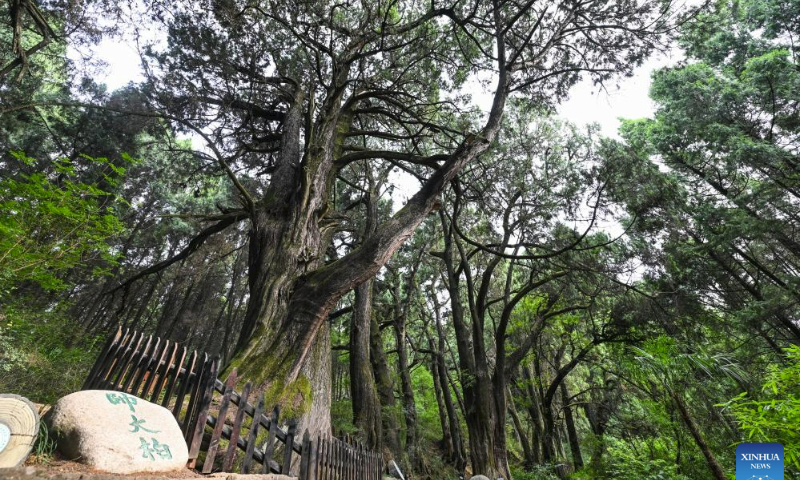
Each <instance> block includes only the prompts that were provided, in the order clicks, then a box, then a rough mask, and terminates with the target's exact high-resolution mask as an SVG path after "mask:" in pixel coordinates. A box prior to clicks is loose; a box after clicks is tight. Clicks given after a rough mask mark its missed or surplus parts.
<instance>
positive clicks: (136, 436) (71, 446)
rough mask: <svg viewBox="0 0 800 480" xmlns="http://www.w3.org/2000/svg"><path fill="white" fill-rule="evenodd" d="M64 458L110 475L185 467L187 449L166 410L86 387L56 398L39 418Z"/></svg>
mask: <svg viewBox="0 0 800 480" xmlns="http://www.w3.org/2000/svg"><path fill="white" fill-rule="evenodd" d="M45 421H46V422H47V424H48V426H49V427H50V430H51V432H52V433H53V434H54V435H55V436H56V438H58V449H59V450H60V451H61V452H62V453H63V454H65V455H66V456H67V457H68V458H70V459H73V460H76V461H80V462H83V463H85V464H87V465H90V466H92V467H94V468H96V469H98V470H103V471H106V472H112V473H132V472H165V471H170V470H177V469H180V468H185V466H186V462H187V461H188V460H189V452H188V450H187V448H186V442H185V440H184V439H183V434H182V433H181V429H180V426H179V425H178V422H177V421H175V417H173V416H172V413H171V412H170V411H169V410H167V409H166V408H164V407H162V406H160V405H156V404H154V403H150V402H148V401H146V400H143V399H141V398H138V397H134V396H132V395H128V394H126V393H121V392H113V391H105V390H86V391H82V392H76V393H73V394H70V395H67V396H66V397H63V398H61V399H60V400H58V402H56V404H55V405H53V408H52V410H51V411H50V412H49V413H48V414H47V416H46V417H45Z"/></svg>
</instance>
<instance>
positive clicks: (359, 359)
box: [350, 280, 383, 451]
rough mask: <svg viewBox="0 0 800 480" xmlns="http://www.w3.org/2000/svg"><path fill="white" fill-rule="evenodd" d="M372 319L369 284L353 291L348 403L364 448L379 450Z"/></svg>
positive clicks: (364, 284)
mask: <svg viewBox="0 0 800 480" xmlns="http://www.w3.org/2000/svg"><path fill="white" fill-rule="evenodd" d="M371 318H372V280H368V281H367V282H365V283H363V284H361V285H359V286H358V287H356V294H355V305H353V315H352V319H353V320H352V322H351V326H350V399H351V400H352V405H353V424H354V425H355V426H356V427H357V428H358V430H359V432H360V433H361V435H362V436H363V440H364V444H365V445H366V446H367V447H368V448H370V449H372V450H376V451H380V450H381V443H382V437H383V433H382V431H381V430H382V429H381V404H380V402H379V401H378V394H377V391H376V387H375V379H374V378H373V376H372V364H371V363H370V353H369V350H370V323H371Z"/></svg>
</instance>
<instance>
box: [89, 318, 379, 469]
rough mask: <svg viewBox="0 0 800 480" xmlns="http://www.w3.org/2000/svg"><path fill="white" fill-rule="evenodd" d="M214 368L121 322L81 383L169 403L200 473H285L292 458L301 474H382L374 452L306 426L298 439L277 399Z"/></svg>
mask: <svg viewBox="0 0 800 480" xmlns="http://www.w3.org/2000/svg"><path fill="white" fill-rule="evenodd" d="M219 368H220V360H219V358H211V357H209V356H208V355H207V354H206V353H203V352H198V351H194V352H192V353H191V355H189V352H188V351H187V348H186V347H181V346H180V345H179V344H177V343H174V342H172V343H170V341H169V340H162V339H161V338H159V337H153V336H152V335H150V336H147V337H146V338H145V335H144V334H143V333H141V332H136V331H133V330H130V329H126V330H124V331H123V330H122V328H119V329H117V331H116V332H115V333H113V334H111V335H110V336H109V338H108V340H107V341H106V343H105V345H104V346H103V350H102V351H101V352H100V354H99V355H98V357H97V360H96V361H95V363H94V365H93V366H92V369H91V370H90V372H89V375H88V376H87V378H86V381H85V382H84V384H83V387H82V389H83V390H89V389H104V390H117V391H123V392H127V393H130V394H131V395H136V396H138V397H140V398H143V399H146V400H149V401H151V402H153V403H159V404H160V405H162V406H163V407H165V408H170V407H171V411H172V414H173V415H174V416H175V419H176V420H177V421H178V424H179V425H180V426H181V431H182V432H183V434H184V438H185V440H186V444H187V446H188V448H189V465H188V466H189V467H190V468H197V469H198V470H200V471H202V472H203V473H211V472H213V471H223V472H234V471H235V472H238V473H280V474H284V475H291V472H292V465H293V463H296V467H297V470H299V476H300V480H323V479H324V480H357V479H358V480H360V479H365V480H373V479H375V480H380V478H381V472H382V471H383V467H384V465H383V458H382V457H381V456H380V455H379V454H377V453H374V452H370V451H368V450H366V449H365V448H364V447H363V446H361V445H358V444H357V443H356V444H351V443H348V442H345V441H342V440H339V439H337V438H317V439H315V440H313V439H311V438H310V436H309V434H308V432H307V431H306V432H305V434H304V435H303V439H302V441H301V442H298V441H297V440H296V438H295V437H296V434H297V423H296V422H294V421H293V420H292V421H289V422H288V424H287V429H286V430H285V431H284V430H283V429H281V428H280V409H279V408H278V407H277V406H276V407H274V408H273V409H272V410H271V411H269V412H268V411H266V410H265V399H264V394H263V393H262V394H261V395H260V396H259V397H258V400H257V401H256V404H255V406H254V405H252V404H251V403H249V400H250V397H251V394H252V393H253V392H252V389H253V385H252V383H251V382H247V383H246V384H245V385H244V387H243V388H242V391H241V393H239V392H236V391H235V389H234V388H235V386H236V384H237V382H238V380H239V378H238V374H237V372H236V369H233V370H232V371H231V373H230V374H229V375H228V377H227V378H226V379H225V381H224V382H223V381H221V380H220V379H219V378H217V375H218V371H219ZM187 397H188V403H186V399H187ZM184 404H185V405H184ZM212 410H213V412H212ZM228 417H232V421H231V422H230V424H226V423H228V422H227V419H228ZM222 440H226V441H227V447H225V448H223V445H222ZM258 443H262V446H261V447H258V445H257V444H258ZM353 443H355V442H353ZM242 453H243V455H242ZM295 454H296V455H297V456H298V457H299V459H298V460H295V458H297V457H295ZM198 461H201V464H200V466H199V467H198V466H197V463H198Z"/></svg>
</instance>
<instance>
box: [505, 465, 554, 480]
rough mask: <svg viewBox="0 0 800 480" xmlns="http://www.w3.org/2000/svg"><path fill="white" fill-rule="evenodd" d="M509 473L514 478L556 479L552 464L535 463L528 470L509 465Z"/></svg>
mask: <svg viewBox="0 0 800 480" xmlns="http://www.w3.org/2000/svg"><path fill="white" fill-rule="evenodd" d="M511 475H512V476H513V477H514V480H558V475H557V474H556V469H555V467H554V466H552V465H535V466H533V467H532V468H531V469H530V470H523V469H521V468H514V467H511Z"/></svg>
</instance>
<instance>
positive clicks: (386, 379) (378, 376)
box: [370, 315, 404, 459]
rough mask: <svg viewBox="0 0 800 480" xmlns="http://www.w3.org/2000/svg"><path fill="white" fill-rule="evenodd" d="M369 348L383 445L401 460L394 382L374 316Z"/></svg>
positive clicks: (371, 324) (401, 452) (378, 326)
mask: <svg viewBox="0 0 800 480" xmlns="http://www.w3.org/2000/svg"><path fill="white" fill-rule="evenodd" d="M370 347H371V348H370V357H371V360H372V370H373V372H374V374H375V383H376V385H377V390H378V399H379V400H380V403H381V410H382V415H381V417H382V418H381V421H382V427H383V428H382V430H383V443H384V445H385V446H386V447H387V448H388V449H389V451H390V452H392V455H393V456H394V457H395V458H399V459H402V458H403V453H404V452H403V450H402V448H401V447H400V427H399V425H398V422H397V417H396V412H395V410H396V408H395V405H396V401H395V398H394V382H393V381H392V375H391V372H390V371H389V362H388V361H387V360H386V352H385V351H384V350H383V337H382V336H381V330H380V325H378V319H377V317H376V316H375V315H373V316H372V319H371V322H370Z"/></svg>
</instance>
